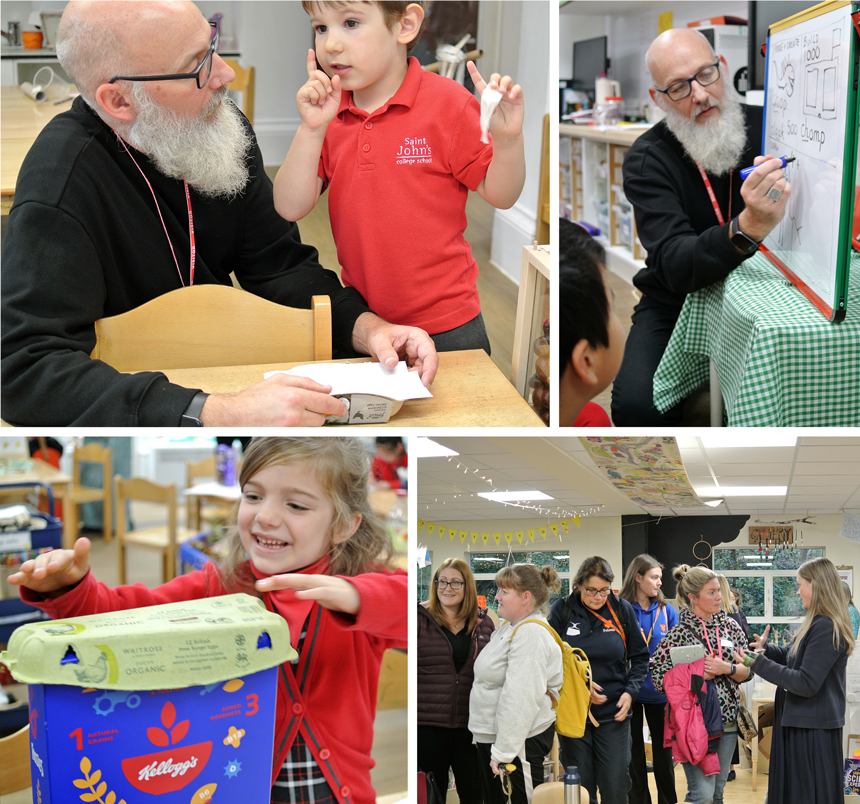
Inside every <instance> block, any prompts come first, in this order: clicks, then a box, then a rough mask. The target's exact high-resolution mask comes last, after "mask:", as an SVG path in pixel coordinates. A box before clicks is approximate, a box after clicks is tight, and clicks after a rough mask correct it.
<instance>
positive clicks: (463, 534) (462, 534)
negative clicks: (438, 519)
mask: <svg viewBox="0 0 860 804" xmlns="http://www.w3.org/2000/svg"><path fill="white" fill-rule="evenodd" d="M468 535H469V531H467V530H461V531H460V544H465V542H466V537H467V536H468ZM472 541H474V539H472Z"/></svg>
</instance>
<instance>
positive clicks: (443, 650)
mask: <svg viewBox="0 0 860 804" xmlns="http://www.w3.org/2000/svg"><path fill="white" fill-rule="evenodd" d="M495 627H496V626H495V624H494V623H493V621H492V620H491V619H490V618H489V617H488V616H487V610H486V609H478V623H477V625H476V626H475V630H474V631H472V648H471V650H470V651H469V658H468V660H467V661H466V664H464V665H463V667H462V668H461V670H460V672H459V673H456V672H454V657H453V652H452V649H451V643H450V642H449V641H448V637H446V636H445V634H444V633H443V632H442V628H441V627H440V626H439V624H438V623H437V622H436V620H434V619H433V615H432V614H430V612H429V611H428V610H427V607H426V606H425V605H424V604H423V603H419V604H418V725H419V726H444V727H446V728H450V729H465V728H468V726H469V694H470V693H471V691H472V681H474V678H475V672H474V665H475V659H476V658H477V656H478V654H479V653H480V652H481V651H482V650H483V648H484V646H485V645H486V644H487V643H488V642H489V641H490V636H491V634H492V633H493V631H494V630H495Z"/></svg>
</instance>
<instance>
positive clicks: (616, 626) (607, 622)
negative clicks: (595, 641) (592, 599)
mask: <svg viewBox="0 0 860 804" xmlns="http://www.w3.org/2000/svg"><path fill="white" fill-rule="evenodd" d="M606 608H608V609H609V613H610V614H611V615H612V619H613V620H615V622H614V623H613V622H611V621H610V620H607V619H606V618H605V617H601V616H600V615H599V614H598V613H597V612H596V611H594V609H592V610H591V613H592V614H593V615H594V616H595V617H597V619H598V620H600V622H602V623H603V624H604V625H605V626H606V627H607V628H611V629H612V630H613V631H617V632H618V635H619V636H620V637H621V641H622V642H623V643H624V653H625V654H626V653H627V637H626V636H624V629H623V628H622V627H621V623H620V622H619V620H618V617H616V616H615V612H614V611H613V610H612V606H610V605H609V601H608V600H607V601H606Z"/></svg>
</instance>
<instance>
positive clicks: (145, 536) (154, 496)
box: [113, 475, 194, 585]
mask: <svg viewBox="0 0 860 804" xmlns="http://www.w3.org/2000/svg"><path fill="white" fill-rule="evenodd" d="M113 482H114V489H115V491H116V509H117V511H125V503H126V501H127V500H137V501H140V502H148V503H158V504H161V505H164V506H165V507H166V508H167V517H166V522H165V524H163V525H156V526H154V527H144V528H135V529H134V530H126V524H125V517H123V516H119V517H117V521H116V544H117V553H118V559H119V582H120V584H121V585H122V584H125V583H126V572H125V551H126V547H127V546H128V545H134V546H135V547H145V548H146V549H148V550H157V551H158V552H159V553H160V554H161V566H162V583H167V582H168V581H169V580H172V579H173V578H175V577H176V558H177V551H178V550H179V545H181V544H182V543H183V542H186V541H187V540H188V539H190V538H191V537H192V536H193V535H194V534H193V533H192V531H190V530H188V528H185V527H179V526H178V525H177V524H176V485H175V484H173V483H170V484H167V485H162V484H160V483H153V482H152V481H151V480H146V479H145V478H142V477H133V478H131V479H129V480H126V479H125V478H123V477H122V476H121V475H117V476H116V477H115V478H114V479H113Z"/></svg>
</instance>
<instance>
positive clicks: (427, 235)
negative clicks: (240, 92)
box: [275, 0, 525, 353]
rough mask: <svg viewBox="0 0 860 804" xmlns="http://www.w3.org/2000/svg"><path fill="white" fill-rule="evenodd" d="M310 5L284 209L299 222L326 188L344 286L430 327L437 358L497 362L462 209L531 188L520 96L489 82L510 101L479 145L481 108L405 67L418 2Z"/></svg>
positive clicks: (279, 188) (476, 78)
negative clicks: (468, 354)
mask: <svg viewBox="0 0 860 804" xmlns="http://www.w3.org/2000/svg"><path fill="white" fill-rule="evenodd" d="M302 5H303V6H304V8H305V10H306V11H307V12H308V14H309V15H310V19H311V26H312V27H313V29H314V36H315V48H316V54H315V53H314V51H313V50H310V51H308V65H307V66H308V81H307V83H306V84H305V85H304V86H303V87H302V88H301V89H300V90H299V92H298V95H297V98H296V103H297V105H298V109H299V115H300V117H301V124H300V125H299V129H298V131H297V132H296V135H295V137H294V139H293V143H292V145H291V147H290V151H289V153H288V154H287V158H286V159H285V160H284V164H283V165H282V166H281V169H280V170H279V171H278V175H277V177H276V179H275V208H276V209H277V210H278V212H279V213H280V215H281V216H282V217H284V218H287V219H288V220H291V221H296V220H300V219H301V218H303V217H304V216H305V215H307V214H308V213H309V212H310V211H311V210H312V209H313V207H314V205H315V204H316V201H317V199H318V198H319V195H320V193H321V192H322V191H323V190H324V189H326V188H328V189H329V215H330V218H331V227H332V234H333V235H334V240H335V244H336V245H337V252H338V261H339V262H340V264H341V266H342V268H343V271H342V276H341V278H342V280H343V282H344V284H345V285H348V286H351V287H354V288H356V289H357V290H358V291H359V292H360V293H361V295H362V296H364V298H365V299H366V301H367V303H368V305H369V306H370V308H371V309H372V310H373V311H374V312H375V313H377V314H378V315H379V316H381V317H382V318H385V319H388V320H394V321H399V322H402V323H404V324H410V325H412V326H416V327H421V328H422V329H424V330H426V331H427V332H428V333H429V334H430V335H431V336H432V338H433V340H434V342H435V344H436V348H437V350H439V351H446V350H449V351H450V350H458V349H480V348H482V349H485V350H486V351H487V352H488V353H489V351H490V344H489V340H488V338H487V333H486V329H485V327H484V322H483V318H482V317H481V307H480V301H479V299H478V290H477V287H476V284H475V283H476V278H477V275H478V265H477V263H476V262H475V260H474V258H473V257H472V252H471V249H470V248H469V244H468V243H467V242H466V239H465V237H464V232H465V229H466V214H465V206H466V198H467V197H468V194H469V190H475V191H477V192H478V193H479V194H480V195H481V197H482V198H484V199H485V200H487V201H488V202H489V203H490V204H492V205H493V206H496V207H499V208H508V207H511V206H513V205H514V203H515V202H516V200H517V198H518V197H519V194H520V192H521V191H522V188H523V182H524V181H525V153H524V149H523V137H522V124H523V93H522V89H521V88H520V86H519V85H514V84H513V82H512V80H511V79H510V77H508V76H505V77H504V78H501V77H500V76H499V75H498V74H496V73H494V74H493V75H492V76H490V86H491V87H493V88H495V89H497V90H499V92H501V93H502V99H501V102H500V103H499V106H498V108H497V109H496V112H495V113H494V114H493V116H492V118H491V120H490V125H489V131H490V134H491V135H492V140H491V143H490V144H484V143H482V142H481V135H480V104H479V103H478V101H477V100H476V99H475V97H474V96H473V95H472V94H471V93H470V92H468V91H467V90H466V89H465V88H464V87H462V86H460V85H459V84H458V83H456V82H455V81H452V80H450V79H448V78H443V77H441V76H439V75H436V74H434V73H426V72H424V71H423V70H422V69H421V66H420V64H419V63H418V61H417V59H415V58H410V57H408V56H407V52H408V50H409V49H410V48H411V46H412V45H413V44H414V42H415V39H416V37H417V36H418V34H419V32H420V30H421V25H422V23H423V21H424V4H423V3H415V2H410V3H407V2H380V3H367V2H308V0H303V2H302ZM317 63H319V65H320V67H321V68H322V69H318V68H317ZM468 69H469V73H470V75H471V77H472V81H473V82H474V84H475V88H476V89H477V90H478V91H479V92H483V90H484V88H485V87H486V86H487V84H486V83H485V82H484V80H483V79H482V78H481V76H480V74H479V73H478V70H477V69H476V68H475V66H474V64H473V63H469V65H468Z"/></svg>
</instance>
